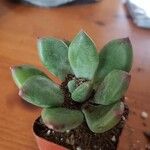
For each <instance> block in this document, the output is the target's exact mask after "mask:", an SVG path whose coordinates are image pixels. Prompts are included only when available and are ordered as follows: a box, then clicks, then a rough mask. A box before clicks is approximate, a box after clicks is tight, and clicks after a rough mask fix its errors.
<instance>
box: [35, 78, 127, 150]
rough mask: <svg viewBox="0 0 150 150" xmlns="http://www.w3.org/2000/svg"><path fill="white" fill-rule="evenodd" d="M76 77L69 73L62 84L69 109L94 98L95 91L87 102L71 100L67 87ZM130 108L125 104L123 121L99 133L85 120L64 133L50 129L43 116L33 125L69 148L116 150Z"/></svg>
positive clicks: (47, 138)
mask: <svg viewBox="0 0 150 150" xmlns="http://www.w3.org/2000/svg"><path fill="white" fill-rule="evenodd" d="M72 78H74V79H75V77H73V76H71V75H69V76H68V77H67V78H66V81H65V82H63V83H62V84H61V88H62V89H63V92H64V97H65V102H64V104H63V107H66V108H69V109H81V107H83V105H86V103H87V102H90V101H91V99H92V98H93V96H94V94H95V91H92V92H91V94H90V97H89V98H88V99H87V101H86V102H85V103H77V102H74V101H73V100H71V95H70V93H69V92H68V89H67V83H68V81H70V80H72ZM80 82H81V83H82V82H85V81H82V79H81V80H80V79H77V83H78V85H80ZM128 113H129V109H128V106H127V105H126V104H125V111H124V114H123V115H122V119H121V121H120V122H119V123H118V124H117V125H116V126H115V127H114V128H112V129H111V130H109V131H107V132H105V133H101V134H97V133H93V132H92V131H91V130H90V129H89V128H88V126H87V124H86V122H83V123H82V124H81V125H80V126H78V127H77V128H75V129H72V130H70V131H66V132H63V133H60V132H56V131H54V130H52V129H49V128H48V127H47V126H45V125H44V123H43V121H42V119H41V117H39V118H38V119H37V120H36V121H35V123H34V126H33V130H34V132H35V134H36V135H38V136H39V137H42V138H44V139H46V140H48V141H51V142H54V143H56V144H59V145H62V146H63V147H65V148H67V149H69V150H116V149H117V145H118V142H119V137H120V135H121V132H122V129H123V127H124V124H125V120H126V119H127V117H128Z"/></svg>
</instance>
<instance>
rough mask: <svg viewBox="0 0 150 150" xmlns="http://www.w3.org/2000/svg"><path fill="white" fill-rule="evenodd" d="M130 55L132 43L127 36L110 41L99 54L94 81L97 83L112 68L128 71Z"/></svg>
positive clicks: (130, 64) (130, 61)
mask: <svg viewBox="0 0 150 150" xmlns="http://www.w3.org/2000/svg"><path fill="white" fill-rule="evenodd" d="M132 57H133V52H132V45H131V42H130V40H129V38H123V39H117V40H112V41H110V42H109V43H108V44H106V45H105V46H104V48H103V49H102V50H101V52H100V54H99V66H98V69H97V73H96V75H95V83H96V84H99V82H101V81H102V80H103V79H104V77H105V76H106V75H107V74H108V73H109V72H111V71H112V70H114V69H118V70H123V71H126V72H129V71H130V69H131V66H132Z"/></svg>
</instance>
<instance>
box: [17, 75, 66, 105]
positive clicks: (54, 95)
mask: <svg viewBox="0 0 150 150" xmlns="http://www.w3.org/2000/svg"><path fill="white" fill-rule="evenodd" d="M19 95H20V96H21V97H22V98H23V99H24V100H26V101H27V102H29V103H31V104H33V105H36V106H39V107H52V106H60V105H61V104H63V102H64V97H63V92H62V91H61V89H60V88H59V86H58V85H56V84H55V83H53V82H52V81H51V80H49V79H48V78H45V77H42V76H33V77H30V78H29V79H28V80H27V81H26V82H25V83H24V84H23V86H22V88H21V89H20V91H19Z"/></svg>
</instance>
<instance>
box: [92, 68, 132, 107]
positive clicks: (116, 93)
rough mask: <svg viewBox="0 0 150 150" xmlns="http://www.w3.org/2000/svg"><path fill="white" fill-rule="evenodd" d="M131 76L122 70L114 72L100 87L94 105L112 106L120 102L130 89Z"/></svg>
mask: <svg viewBox="0 0 150 150" xmlns="http://www.w3.org/2000/svg"><path fill="white" fill-rule="evenodd" d="M130 79H131V76H130V75H129V73H127V72H125V71H122V70H113V71H112V72H110V73H109V74H108V75H107V76H106V77H105V79H104V81H103V82H102V83H101V84H100V86H99V87H98V89H97V91H96V94H95V97H94V100H93V101H94V103H96V104H102V105H110V104H112V103H114V102H116V101H119V100H120V99H121V98H122V97H123V96H124V94H125V92H126V91H127V89H128V87H129V83H130Z"/></svg>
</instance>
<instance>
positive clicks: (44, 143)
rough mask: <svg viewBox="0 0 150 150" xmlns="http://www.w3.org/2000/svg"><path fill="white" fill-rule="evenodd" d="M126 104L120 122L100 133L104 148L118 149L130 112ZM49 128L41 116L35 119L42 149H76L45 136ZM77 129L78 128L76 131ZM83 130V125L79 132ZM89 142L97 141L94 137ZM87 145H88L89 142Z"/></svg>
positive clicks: (35, 128)
mask: <svg viewBox="0 0 150 150" xmlns="http://www.w3.org/2000/svg"><path fill="white" fill-rule="evenodd" d="M125 106H126V107H125V112H124V114H123V116H124V117H123V118H122V119H121V121H120V123H118V125H116V126H115V127H114V128H113V129H111V130H109V131H107V132H105V133H102V134H101V135H100V139H99V140H98V141H97V143H99V144H100V145H99V146H100V147H101V148H102V150H116V149H117V145H118V142H119V137H120V135H121V133H122V130H123V127H124V124H125V120H124V118H126V119H127V117H128V113H129V109H128V107H127V105H125ZM48 130H50V129H48V128H47V127H46V126H45V125H44V124H41V118H40V117H39V118H38V119H36V120H35V122H34V124H33V134H34V137H35V139H36V142H37V145H38V147H39V149H40V150H69V149H74V148H73V147H70V146H69V147H68V145H63V146H61V145H62V144H61V145H59V144H60V143H59V142H60V141H59V142H58V144H56V143H55V140H54V142H52V141H50V140H49V138H48V137H45V136H43V134H44V132H45V133H46V134H47V131H48ZM77 130H78V129H76V131H77ZM86 131H87V130H86ZM52 132H53V130H52ZM52 132H51V133H52ZM81 132H84V129H83V128H82V127H81V128H80V132H78V133H81ZM115 133H116V134H115ZM90 134H93V133H92V132H91V133H90ZM114 134H115V139H113V138H112V137H113V135H114ZM44 135H45V134H44ZM50 137H51V136H50ZM77 137H78V136H77ZM87 137H88V136H86V137H83V139H85V138H87ZM106 137H107V138H106ZM85 141H86V140H85ZM87 141H89V140H87ZM99 141H100V142H99ZM107 141H109V143H106V142H107ZM82 142H83V141H82ZM89 142H90V143H91V144H92V145H93V144H94V143H93V142H96V141H95V139H92V141H89ZM76 143H77V144H79V143H78V142H76ZM95 144H96V143H95ZM85 145H87V143H86V144H85ZM96 145H97V144H96ZM97 148H98V147H97ZM90 149H91V148H90Z"/></svg>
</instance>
